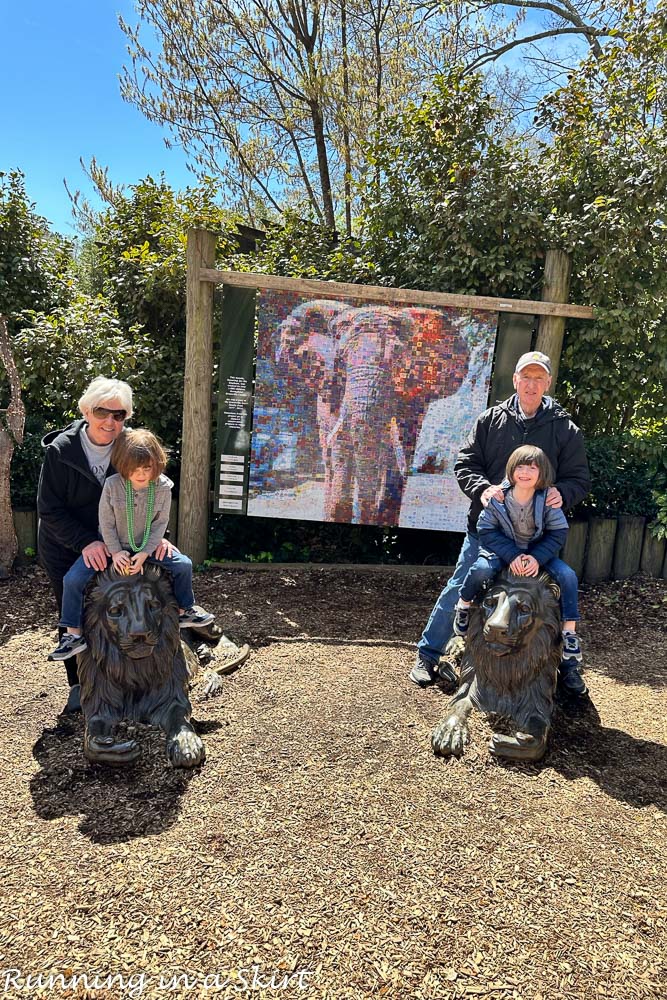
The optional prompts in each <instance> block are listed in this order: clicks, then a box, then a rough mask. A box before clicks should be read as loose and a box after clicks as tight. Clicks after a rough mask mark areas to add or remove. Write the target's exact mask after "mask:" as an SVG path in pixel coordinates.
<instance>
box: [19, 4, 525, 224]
mask: <svg viewBox="0 0 667 1000" xmlns="http://www.w3.org/2000/svg"><path fill="white" fill-rule="evenodd" d="M118 14H122V15H123V17H124V19H125V20H126V21H127V22H128V23H130V24H134V23H135V22H136V20H137V16H136V12H135V10H134V5H133V3H132V0H0V28H1V35H0V37H1V38H2V43H3V45H2V58H0V93H1V94H2V95H3V99H2V101H1V103H0V170H10V169H12V168H19V169H21V170H22V171H23V172H24V174H25V176H26V187H27V191H28V195H29V197H30V198H31V200H32V201H34V202H35V203H36V207H37V211H38V212H39V213H40V214H41V215H44V216H46V218H47V219H48V220H49V221H50V222H51V223H52V225H53V226H54V228H55V229H58V230H60V231H61V232H63V233H66V234H71V233H72V232H73V231H74V226H73V221H72V215H71V209H70V202H69V198H68V195H67V192H66V190H65V186H64V184H63V179H66V180H67V184H68V186H69V188H70V190H72V191H74V190H76V189H80V190H82V191H83V193H84V194H85V195H86V196H87V197H89V198H90V199H91V200H92V201H93V204H96V202H95V198H94V195H93V188H92V185H91V184H90V182H89V181H88V179H87V177H86V176H85V174H84V172H83V171H82V169H81V166H80V163H79V159H80V158H82V159H83V160H84V162H85V163H89V162H90V159H91V157H93V156H94V157H95V158H96V160H97V162H98V163H99V164H100V166H103V167H105V166H106V167H108V168H109V178H110V180H111V181H112V182H113V183H116V184H132V183H134V182H136V181H138V180H140V179H141V178H142V177H145V176H147V175H148V174H151V175H152V176H153V177H157V176H159V174H160V173H161V172H164V175H165V178H166V180H167V182H168V183H169V184H170V185H171V186H172V187H173V188H175V189H182V188H184V187H186V186H187V185H188V184H192V183H193V182H194V176H193V174H192V173H191V172H190V171H189V170H188V169H187V166H186V157H185V154H184V153H183V151H182V150H181V149H178V148H175V149H167V148H166V146H165V144H164V138H165V136H166V135H167V134H168V132H167V130H163V129H162V128H161V127H160V126H159V125H156V124H154V123H152V122H149V121H148V120H147V119H146V118H145V117H144V116H143V115H142V114H141V112H139V111H138V110H137V109H136V108H135V107H134V106H133V105H131V104H126V103H125V102H124V101H123V100H122V98H121V96H120V85H119V81H118V76H119V74H120V73H121V71H122V67H123V64H124V63H125V62H127V61H128V56H127V52H126V47H125V36H124V35H123V32H122V31H121V29H120V28H119V26H118ZM536 20H537V19H536V18H533V17H532V16H529V18H528V20H527V22H526V25H525V26H524V30H526V31H528V33H529V32H530V29H533V30H534V28H535V23H533V22H534V21H536ZM142 37H147V29H146V28H145V27H144V29H143V30H142ZM514 58H516V55H515V54H514V53H513V54H512V56H511V59H510V62H511V60H512V59H514ZM7 95H11V97H8V96H7Z"/></svg>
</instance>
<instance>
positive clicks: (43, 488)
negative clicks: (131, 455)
mask: <svg viewBox="0 0 667 1000" xmlns="http://www.w3.org/2000/svg"><path fill="white" fill-rule="evenodd" d="M85 426H86V422H85V420H75V421H74V423H72V424H70V426H69V427H67V428H65V430H64V431H51V433H50V434H47V435H46V436H45V437H44V439H43V441H42V444H43V445H44V446H45V447H46V455H45V456H44V463H43V465H42V471H41V473H40V476H39V487H38V490H37V513H38V516H39V531H38V536H37V539H38V549H39V557H40V559H41V561H42V564H43V565H44V568H45V569H46V571H47V573H48V574H49V577H51V579H62V577H63V576H64V574H65V573H66V572H67V570H68V569H69V568H70V566H71V565H72V563H74V562H75V560H76V559H77V558H78V556H79V555H80V554H81V551H82V549H84V548H85V547H86V545H88V544H89V543H90V542H95V541H97V540H98V538H99V534H98V525H99V521H98V509H99V503H100V496H101V495H102V487H101V486H100V484H99V483H98V481H97V479H96V478H95V476H94V475H93V473H92V472H91V471H90V466H89V465H88V461H87V459H86V456H85V454H84V451H83V448H82V446H81V439H80V435H81V433H82V431H83V428H84V427H85ZM114 472H115V469H114V468H113V466H111V465H109V468H108V469H107V476H112V475H113V474H114Z"/></svg>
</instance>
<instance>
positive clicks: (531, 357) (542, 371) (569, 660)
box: [409, 351, 590, 695]
mask: <svg viewBox="0 0 667 1000" xmlns="http://www.w3.org/2000/svg"><path fill="white" fill-rule="evenodd" d="M512 381H513V384H514V389H515V390H516V391H515V394H514V395H513V396H510V398H509V399H506V400H505V401H504V402H502V403H498V404H497V406H492V407H490V409H488V410H485V411H484V413H482V414H481V416H479V417H478V418H477V421H476V422H475V425H474V427H473V429H472V431H471V432H470V434H469V436H468V438H467V440H466V441H465V443H464V445H463V447H462V448H461V451H460V452H459V455H458V458H457V460H456V464H455V466H454V472H455V474H456V478H457V480H458V483H459V486H460V488H461V489H462V490H463V492H464V493H465V494H466V496H467V497H469V498H470V500H471V501H472V503H471V505H470V511H469V514H468V530H467V533H466V536H465V539H464V542H463V547H462V548H461V552H460V554H459V558H458V562H457V563H456V568H455V570H454V573H453V574H452V576H451V578H450V579H449V581H448V583H447V586H446V587H445V589H444V590H443V591H442V593H441V594H440V596H439V598H438V600H437V601H436V603H435V606H434V608H433V611H432V612H431V617H430V618H429V620H428V623H427V625H426V628H425V629H424V631H423V633H422V637H421V639H420V640H419V642H418V644H417V659H416V662H415V664H414V666H413V667H412V670H411V671H410V675H409V676H410V680H411V681H413V682H414V683H415V684H418V685H419V686H420V687H427V686H428V685H430V684H433V683H434V682H435V681H436V680H437V677H438V673H437V667H438V661H439V659H440V657H441V656H442V654H443V652H444V650H445V647H446V645H447V643H448V642H449V640H450V638H451V637H452V625H453V620H454V607H455V605H456V602H457V600H458V595H459V589H460V587H461V584H462V583H463V579H464V577H465V575H466V573H467V572H468V570H469V569H470V567H471V566H472V564H473V562H474V561H475V559H476V558H477V555H478V551H479V540H478V537H477V519H478V518H479V515H480V513H481V511H482V507H486V505H487V504H488V502H489V500H490V499H491V497H495V498H496V499H497V500H499V501H500V502H502V501H503V496H504V494H503V491H502V489H501V485H500V484H501V483H502V481H503V479H504V477H505V466H506V464H507V460H508V458H509V456H510V455H511V454H512V452H513V451H514V449H515V448H518V447H519V446H520V445H524V444H531V445H536V446H537V447H538V448H541V449H542V451H544V452H545V453H546V455H547V457H548V458H549V460H550V462H551V464H552V465H553V467H554V471H555V475H556V482H555V485H554V486H552V487H551V488H550V489H549V491H548V493H547V505H548V506H550V507H572V506H574V504H576V503H578V502H579V501H580V500H582V499H583V498H584V497H585V496H586V494H587V493H588V490H589V489H590V478H589V472H588V462H587V460H586V450H585V446H584V438H583V435H582V433H581V431H580V430H579V428H578V427H577V426H576V424H575V423H574V422H573V421H572V419H571V417H570V416H569V414H568V413H566V412H565V410H563V409H562V407H561V406H559V405H558V403H557V402H556V401H555V400H554V399H552V398H551V397H550V396H547V395H546V393H547V392H548V390H549V388H550V386H551V361H550V359H549V358H548V357H547V355H546V354H543V353H542V352H541V351H529V352H528V353H527V354H522V355H521V357H520V358H519V360H518V361H517V363H516V368H515V370H514V375H513V377H512ZM580 663H581V652H580V651H579V652H578V653H577V654H575V655H574V656H567V657H566V656H564V658H563V659H562V660H561V665H560V677H561V683H562V684H563V685H564V687H565V688H566V689H567V690H568V691H570V692H572V693H573V694H581V695H583V694H585V693H586V685H585V683H584V680H583V678H582V676H581V673H580V670H579V664H580ZM442 676H443V677H445V678H446V679H449V680H451V681H456V676H455V675H454V673H453V671H452V670H451V669H449V668H447V667H445V665H443V667H442Z"/></svg>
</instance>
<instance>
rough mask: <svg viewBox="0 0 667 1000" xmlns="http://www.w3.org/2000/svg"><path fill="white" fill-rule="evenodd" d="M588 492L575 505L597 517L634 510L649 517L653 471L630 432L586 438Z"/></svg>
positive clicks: (653, 510) (652, 513) (652, 509)
mask: <svg viewBox="0 0 667 1000" xmlns="http://www.w3.org/2000/svg"><path fill="white" fill-rule="evenodd" d="M586 451H587V454H588V463H589V466H590V470H591V492H590V494H589V495H588V497H586V499H585V500H584V501H583V502H582V503H581V504H580V505H579V509H580V510H583V511H587V512H590V513H591V514H595V515H596V516H600V517H616V516H617V515H618V514H637V515H640V516H641V517H648V518H652V517H654V516H655V513H656V504H655V500H654V497H653V487H654V484H655V473H654V472H653V471H652V469H651V468H650V466H649V465H648V464H647V463H646V461H645V459H644V458H643V457H642V454H641V448H640V447H639V446H638V444H637V442H636V440H635V439H634V438H632V437H631V436H630V435H625V436H619V437H599V438H592V439H589V440H588V441H587V444H586Z"/></svg>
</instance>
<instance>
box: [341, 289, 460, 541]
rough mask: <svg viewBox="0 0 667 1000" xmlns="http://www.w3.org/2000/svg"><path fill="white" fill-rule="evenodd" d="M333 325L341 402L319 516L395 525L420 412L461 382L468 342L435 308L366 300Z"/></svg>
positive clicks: (419, 420)
mask: <svg viewBox="0 0 667 1000" xmlns="http://www.w3.org/2000/svg"><path fill="white" fill-rule="evenodd" d="M332 325H333V326H334V327H335V328H336V340H337V345H338V346H337V350H336V380H337V382H338V383H339V384H340V385H341V387H342V401H341V408H340V412H339V414H338V417H337V420H336V422H335V424H334V427H333V430H332V432H331V435H330V436H329V439H328V443H329V445H330V453H329V454H327V456H326V457H325V460H326V459H329V461H330V462H331V472H330V474H329V476H328V477H327V481H328V486H329V488H328V489H327V491H326V494H325V514H324V516H325V518H326V519H327V520H333V521H352V520H359V521H360V522H361V523H362V524H386V525H389V524H397V523H398V520H399V516H400V509H401V503H402V499H403V491H404V489H405V484H406V482H407V478H408V475H409V471H410V466H411V464H412V460H413V456H414V453H415V448H416V445H417V439H418V437H419V432H420V430H421V426H422V423H423V420H424V416H425V414H426V411H427V409H428V407H429V406H430V404H431V402H433V400H435V399H437V398H444V397H446V396H449V395H451V394H452V393H454V392H456V390H457V389H458V388H459V387H460V386H461V384H462V383H463V380H464V378H465V374H466V371H467V365H468V360H469V354H468V349H467V346H466V344H465V341H464V340H463V339H462V338H461V337H460V336H459V335H458V334H457V333H455V332H453V331H452V330H451V329H450V328H449V326H448V324H447V319H446V317H445V316H444V315H443V313H442V312H440V311H439V310H435V309H422V308H395V307H387V306H375V307H370V306H365V307H361V308H356V309H349V310H347V311H346V312H343V313H341V314H340V315H338V316H337V317H336V318H335V319H334V320H333V321H332ZM355 498H356V503H357V508H358V511H357V512H358V517H355V516H354V514H355V511H354V506H355Z"/></svg>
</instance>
